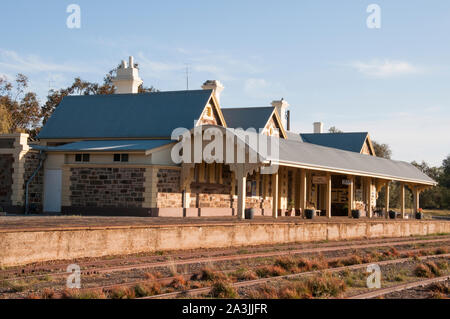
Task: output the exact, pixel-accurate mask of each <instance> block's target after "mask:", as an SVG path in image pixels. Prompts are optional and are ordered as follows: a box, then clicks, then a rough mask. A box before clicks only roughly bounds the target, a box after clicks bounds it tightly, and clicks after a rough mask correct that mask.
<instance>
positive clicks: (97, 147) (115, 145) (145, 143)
mask: <svg viewBox="0 0 450 319" xmlns="http://www.w3.org/2000/svg"><path fill="white" fill-rule="evenodd" d="M175 142H176V141H174V140H167V139H166V140H106V141H80V142H74V143H69V144H64V145H60V146H49V147H46V148H45V150H47V151H65V152H71V151H73V152H81V151H82V152H99V151H103V152H108V151H111V152H115V151H117V152H121V151H148V150H151V149H154V148H157V147H160V146H164V145H167V144H170V143H175ZM38 149H42V147H39V148H38Z"/></svg>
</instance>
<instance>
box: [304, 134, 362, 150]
mask: <svg viewBox="0 0 450 319" xmlns="http://www.w3.org/2000/svg"><path fill="white" fill-rule="evenodd" d="M367 134H368V133H367V132H358V133H315V134H311V133H307V134H300V136H301V137H302V139H303V142H307V143H311V144H316V145H321V146H326V147H332V148H337V149H340V150H344V151H351V152H356V153H360V152H361V149H362V147H363V145H364V141H365V140H366V137H367Z"/></svg>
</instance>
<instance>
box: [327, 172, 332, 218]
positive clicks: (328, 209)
mask: <svg viewBox="0 0 450 319" xmlns="http://www.w3.org/2000/svg"><path fill="white" fill-rule="evenodd" d="M326 210H327V217H328V218H331V174H330V173H327V196H326Z"/></svg>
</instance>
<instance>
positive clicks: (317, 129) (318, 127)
mask: <svg viewBox="0 0 450 319" xmlns="http://www.w3.org/2000/svg"><path fill="white" fill-rule="evenodd" d="M322 133H323V123H322V122H314V134H322Z"/></svg>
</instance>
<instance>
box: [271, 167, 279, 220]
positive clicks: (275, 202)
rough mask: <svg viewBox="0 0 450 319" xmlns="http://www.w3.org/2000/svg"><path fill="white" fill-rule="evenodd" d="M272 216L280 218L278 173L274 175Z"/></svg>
mask: <svg viewBox="0 0 450 319" xmlns="http://www.w3.org/2000/svg"><path fill="white" fill-rule="evenodd" d="M272 216H273V218H278V172H277V173H275V174H272Z"/></svg>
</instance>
